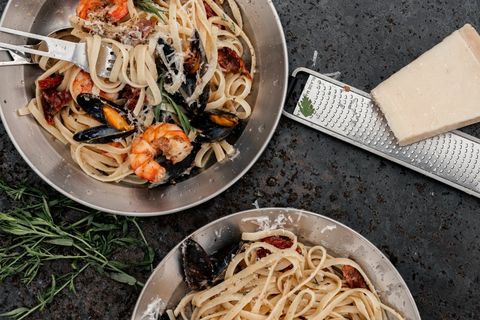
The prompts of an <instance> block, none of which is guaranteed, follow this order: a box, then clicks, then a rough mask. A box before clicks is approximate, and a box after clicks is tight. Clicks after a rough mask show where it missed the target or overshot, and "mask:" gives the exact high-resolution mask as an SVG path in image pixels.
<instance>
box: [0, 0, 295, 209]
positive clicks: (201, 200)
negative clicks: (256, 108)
mask: <svg viewBox="0 0 480 320" xmlns="http://www.w3.org/2000/svg"><path fill="white" fill-rule="evenodd" d="M15 1H18V0H9V1H8V3H7V5H6V6H5V9H4V11H3V14H2V17H1V19H0V26H3V25H4V24H5V22H6V21H7V15H8V14H7V13H8V12H9V10H10V9H11V7H12V6H13V3H14V2H15ZM46 1H49V0H45V1H44V2H43V4H44V3H45V2H46ZM43 4H42V6H43ZM267 7H268V8H269V9H270V10H271V13H272V14H273V19H274V20H275V23H276V25H275V28H276V30H277V31H278V36H279V37H280V39H281V43H280V45H281V51H282V54H281V58H282V61H281V64H283V69H281V72H280V73H279V74H281V75H282V76H283V79H281V80H283V81H284V85H283V88H282V90H281V91H282V92H281V98H280V99H279V102H280V103H279V106H278V110H277V111H278V112H277V114H276V115H275V118H274V122H273V126H272V127H271V129H270V132H268V134H265V135H264V136H265V139H262V141H263V143H262V145H261V146H260V148H258V150H257V152H256V154H255V156H254V157H253V158H250V160H249V161H248V163H247V165H245V166H244V168H243V169H242V170H241V171H238V172H237V173H236V175H235V177H234V178H233V179H231V180H229V181H228V182H225V183H224V184H223V186H222V187H219V188H216V190H214V191H213V192H211V193H210V194H209V195H207V196H202V197H200V198H199V199H197V200H196V201H192V202H190V203H187V204H183V205H179V206H176V207H174V208H171V209H169V210H163V211H153V210H145V211H141V210H138V211H136V210H135V211H131V210H120V209H111V208H109V207H108V206H104V205H98V204H92V203H91V202H89V201H88V197H86V196H83V197H82V196H78V195H76V194H72V192H69V191H67V190H65V189H64V188H62V187H61V186H60V185H59V184H58V183H55V182H54V181H52V180H51V179H50V178H49V177H48V176H47V174H46V173H43V172H42V171H41V170H40V169H39V168H38V167H37V166H36V165H35V163H34V162H33V161H32V159H30V158H29V157H27V155H26V153H25V151H24V150H23V149H22V148H21V146H20V144H19V143H18V141H17V140H16V139H14V133H13V130H12V128H11V125H9V122H8V121H7V117H6V116H5V114H4V113H5V112H6V111H5V110H4V108H3V106H2V104H3V100H2V101H0V117H1V119H2V122H3V125H4V127H5V130H6V131H7V134H8V136H9V137H10V140H11V141H12V143H13V145H14V146H15V148H16V150H17V152H18V153H19V154H20V155H21V156H22V158H23V160H24V161H25V162H26V163H27V164H28V166H29V167H30V168H31V169H33V171H34V172H35V173H36V174H37V175H38V176H39V177H40V178H41V179H42V180H43V181H45V182H46V183H47V184H48V185H50V186H51V187H52V188H54V189H55V190H56V191H58V192H59V193H61V194H63V195H64V196H66V197H68V198H70V199H72V200H74V201H76V202H78V203H80V204H82V205H85V206H87V207H89V208H92V209H94V210H100V211H104V212H108V213H112V214H118V215H126V216H138V217H152V216H161V215H167V214H172V213H176V212H180V211H182V210H186V209H190V208H192V207H196V206H198V205H200V204H202V203H205V202H207V201H208V200H211V199H213V198H215V197H216V196H218V195H219V194H221V193H222V192H224V191H225V190H227V189H228V188H230V187H231V186H233V185H234V184H235V183H236V182H238V180H240V178H242V177H243V176H244V175H245V174H246V173H247V172H248V171H249V170H250V169H251V168H252V166H253V165H254V164H255V163H256V162H257V161H258V159H259V157H260V156H261V155H262V154H263V152H264V151H265V149H266V147H267V146H268V144H269V143H270V141H271V139H272V137H273V134H274V133H275V131H276V128H277V127H278V124H279V122H280V118H281V116H282V109H283V106H284V104H285V100H286V94H287V82H288V76H289V73H288V51H287V45H286V40H285V34H284V31H283V27H282V25H281V22H280V18H279V15H278V13H277V11H276V9H275V6H274V4H273V3H272V2H271V1H268V2H267ZM34 21H35V20H34ZM32 23H33V22H32ZM254 46H256V45H255V44H254ZM257 50H258V48H257ZM257 55H258V53H257ZM279 62H280V61H279ZM15 68H18V70H19V71H21V73H22V74H24V70H25V66H23V65H22V66H16V67H15ZM35 122H36V121H35ZM247 128H248V125H247ZM41 130H43V128H41ZM242 135H243V134H242ZM230 161H231V160H230ZM209 169H213V168H209ZM88 178H89V179H93V178H91V177H88ZM187 180H188V179H187ZM110 184H113V183H110ZM106 185H107V186H108V185H109V184H108V183H107V184H106ZM134 188H135V186H132V189H134ZM107 191H108V190H107ZM102 203H104V202H102Z"/></svg>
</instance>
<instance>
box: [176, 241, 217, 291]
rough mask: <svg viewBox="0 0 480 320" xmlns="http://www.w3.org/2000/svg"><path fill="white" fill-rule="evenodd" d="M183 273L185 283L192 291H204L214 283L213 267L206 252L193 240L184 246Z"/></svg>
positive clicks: (186, 242)
mask: <svg viewBox="0 0 480 320" xmlns="http://www.w3.org/2000/svg"><path fill="white" fill-rule="evenodd" d="M182 256H183V271H184V272H185V282H186V283H187V284H188V286H189V288H190V289H192V290H202V289H203V288H205V287H207V286H208V285H209V284H211V283H212V281H213V277H214V271H213V265H212V262H211V261H210V258H209V257H208V254H207V253H206V252H205V250H204V249H203V248H202V246H200V244H198V243H197V242H196V241H194V240H192V239H187V240H185V242H184V243H183V246H182Z"/></svg>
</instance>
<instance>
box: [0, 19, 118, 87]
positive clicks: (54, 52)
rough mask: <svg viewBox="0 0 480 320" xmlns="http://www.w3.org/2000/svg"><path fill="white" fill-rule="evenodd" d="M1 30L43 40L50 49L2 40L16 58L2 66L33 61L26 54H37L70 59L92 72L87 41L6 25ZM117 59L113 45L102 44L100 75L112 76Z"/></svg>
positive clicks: (1, 63) (65, 59)
mask: <svg viewBox="0 0 480 320" xmlns="http://www.w3.org/2000/svg"><path fill="white" fill-rule="evenodd" d="M58 31H60V30H58ZM58 31H56V32H58ZM0 32H4V33H9V34H14V35H18V36H23V37H27V38H31V39H37V40H42V42H43V43H45V44H46V45H47V50H48V51H42V50H39V49H38V48H39V46H40V44H41V43H40V44H38V45H33V46H28V45H27V46H22V45H14V44H9V43H4V42H0V48H4V49H7V50H8V51H9V52H10V53H11V55H12V57H13V59H14V61H7V62H0V66H8V65H18V64H28V63H31V59H28V56H27V55H26V54H35V55H39V56H44V57H49V58H52V59H57V60H64V61H68V62H71V63H73V64H75V65H76V66H78V67H80V68H81V69H82V70H84V71H86V72H90V70H89V64H88V58H87V44H86V43H85V42H82V43H76V42H70V41H65V40H60V39H55V38H51V37H48V36H42V35H38V34H34V33H29V32H24V31H19V30H14V29H9V28H4V27H0ZM56 32H54V33H56ZM115 59H116V56H115V54H114V52H113V48H112V46H111V45H107V44H102V45H101V46H100V53H99V55H98V60H97V64H96V66H95V68H96V72H97V74H98V76H100V77H102V78H108V77H110V71H111V70H112V67H113V64H114V62H115Z"/></svg>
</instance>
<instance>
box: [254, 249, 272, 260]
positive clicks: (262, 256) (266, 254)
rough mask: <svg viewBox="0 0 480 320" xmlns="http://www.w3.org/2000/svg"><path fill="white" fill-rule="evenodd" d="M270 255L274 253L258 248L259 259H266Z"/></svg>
mask: <svg viewBox="0 0 480 320" xmlns="http://www.w3.org/2000/svg"><path fill="white" fill-rule="evenodd" d="M269 254H272V252H271V251H270V250H268V249H265V248H258V249H257V257H259V258H260V259H261V258H265V257H266V256H268V255H269Z"/></svg>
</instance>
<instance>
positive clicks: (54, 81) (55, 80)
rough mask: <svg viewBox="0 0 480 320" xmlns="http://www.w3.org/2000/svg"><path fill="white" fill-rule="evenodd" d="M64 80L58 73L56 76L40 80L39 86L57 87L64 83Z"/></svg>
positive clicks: (41, 88)
mask: <svg viewBox="0 0 480 320" xmlns="http://www.w3.org/2000/svg"><path fill="white" fill-rule="evenodd" d="M62 81H63V76H62V75H59V74H57V75H55V76H54V77H50V78H47V79H43V80H38V88H39V89H40V90H48V89H55V88H56V87H58V86H59V85H60V84H61V83H62Z"/></svg>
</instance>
